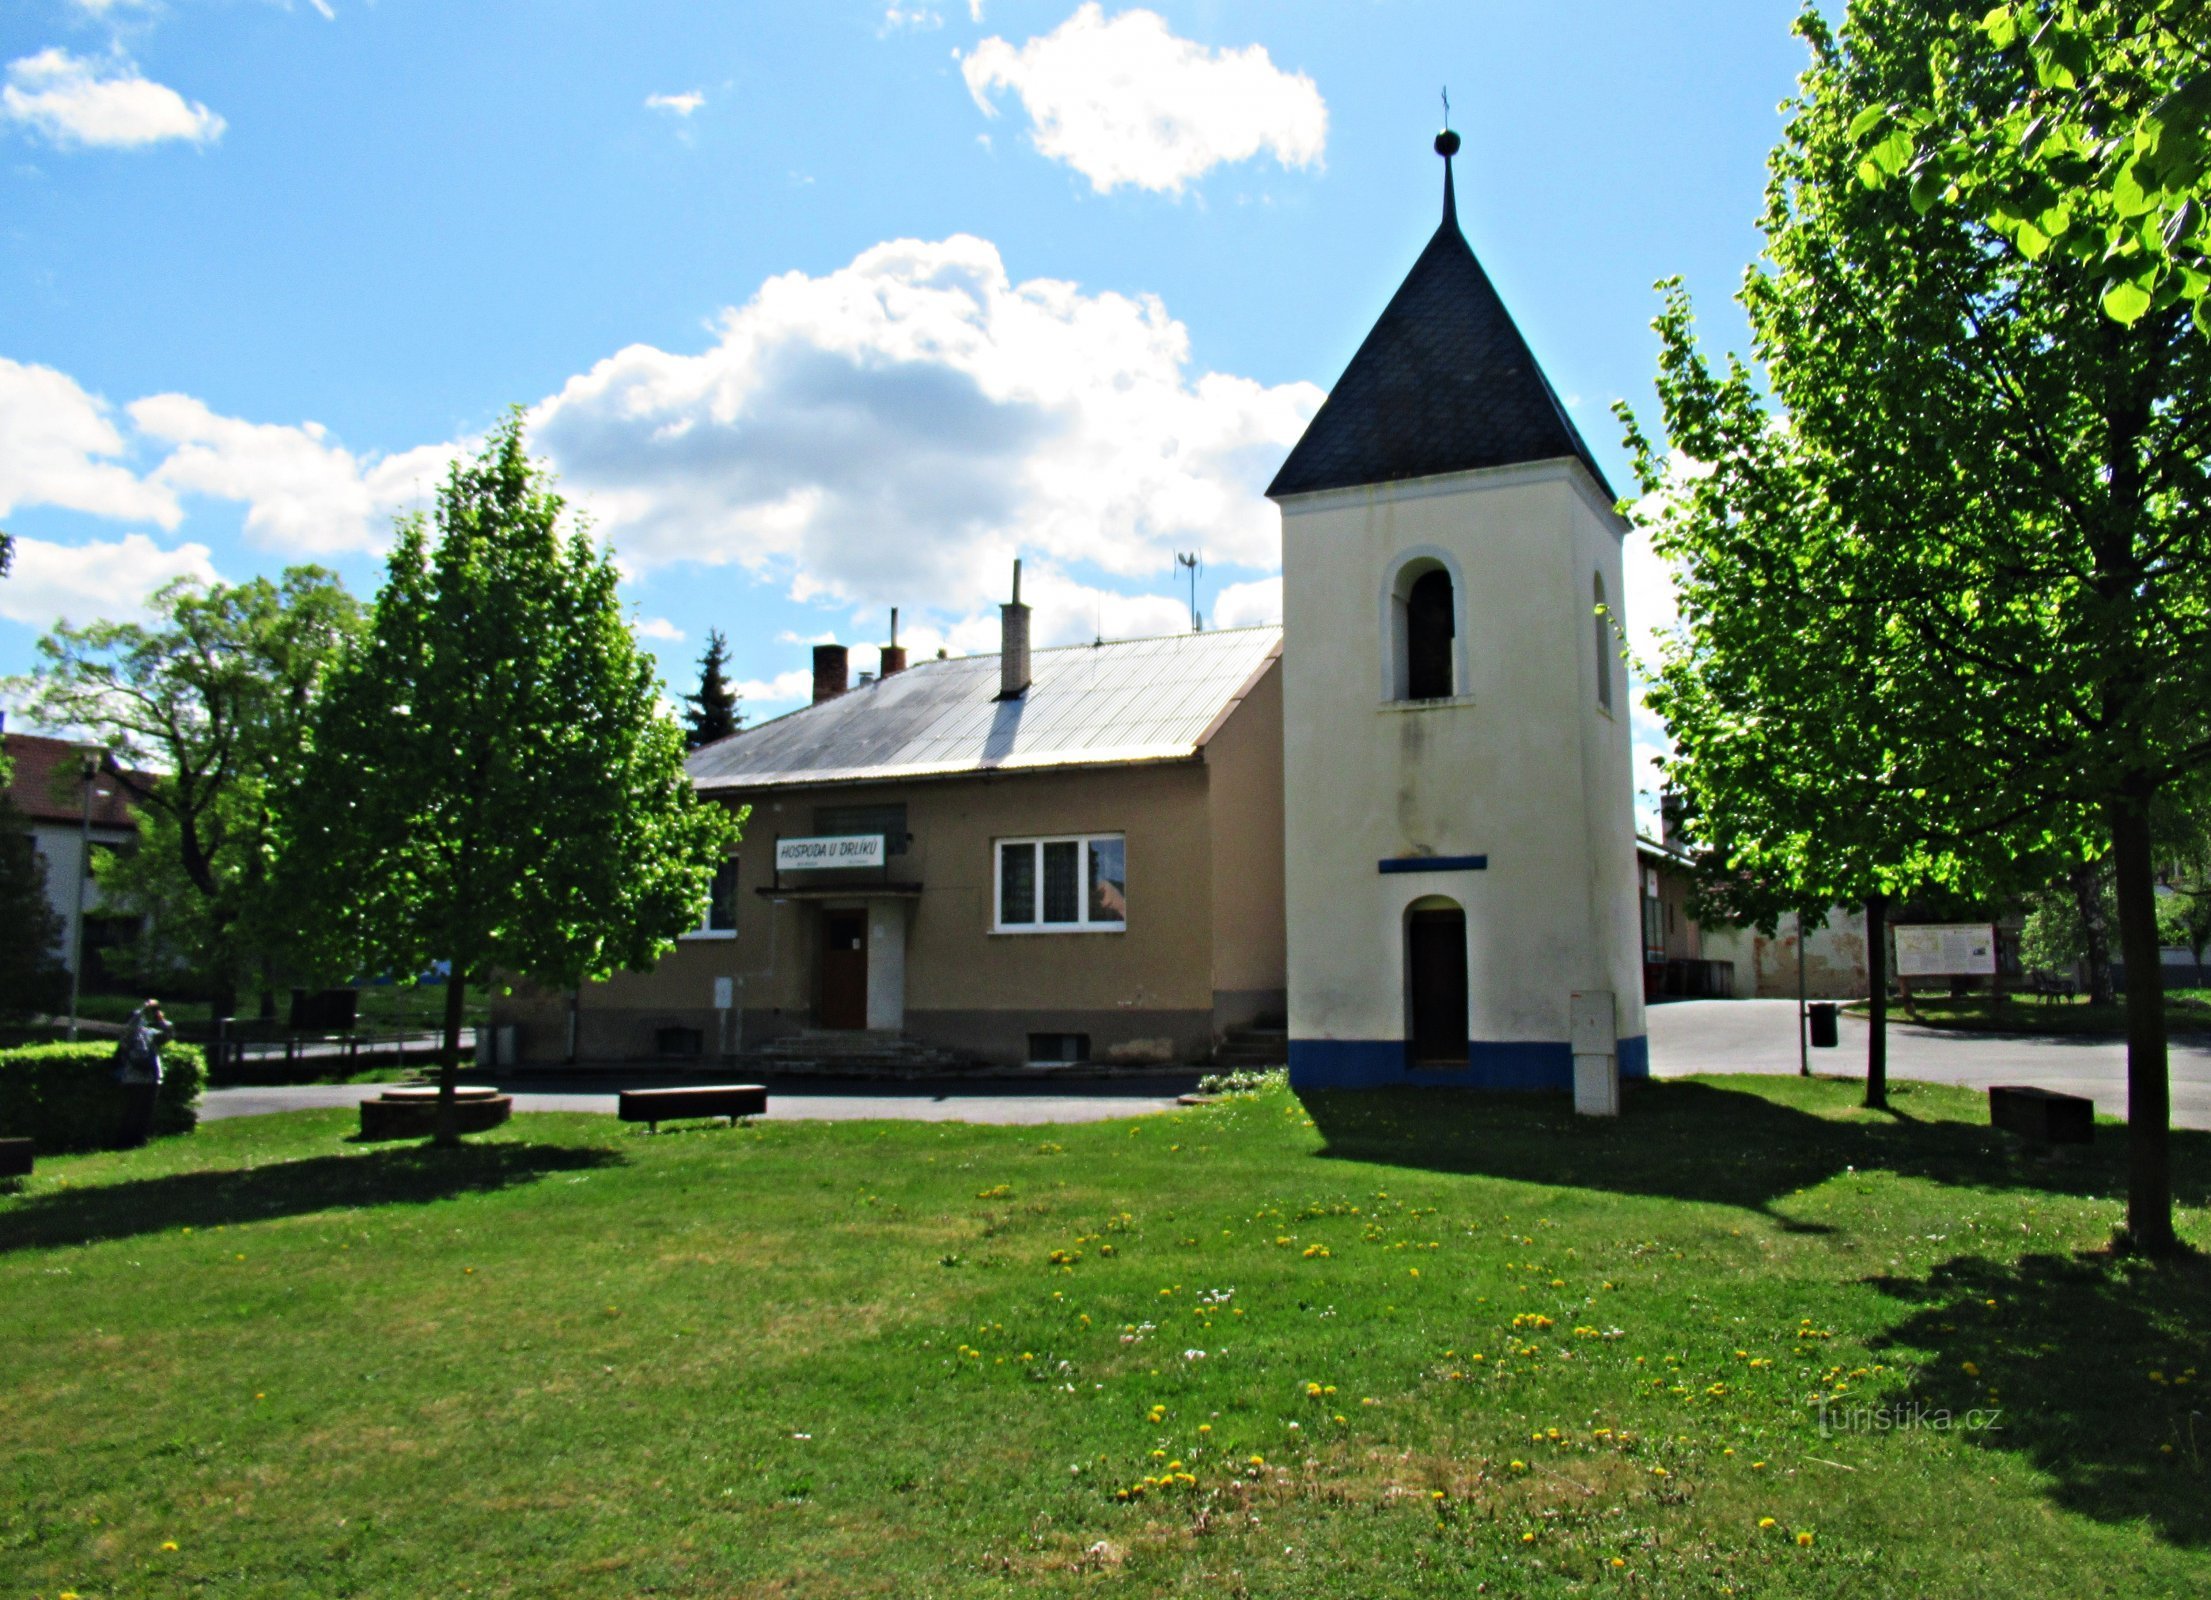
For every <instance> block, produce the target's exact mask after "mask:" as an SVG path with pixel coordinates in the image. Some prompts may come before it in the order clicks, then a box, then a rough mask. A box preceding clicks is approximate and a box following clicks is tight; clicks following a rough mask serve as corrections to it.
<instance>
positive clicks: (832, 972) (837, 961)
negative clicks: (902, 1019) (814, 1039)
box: [820, 911, 868, 1028]
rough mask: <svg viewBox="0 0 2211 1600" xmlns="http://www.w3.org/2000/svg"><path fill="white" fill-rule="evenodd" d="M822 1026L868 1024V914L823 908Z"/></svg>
mask: <svg viewBox="0 0 2211 1600" xmlns="http://www.w3.org/2000/svg"><path fill="white" fill-rule="evenodd" d="M821 929H822V944H821V1006H820V1015H821V1025H822V1026H823V1027H825V1028H864V1027H866V1026H867V1025H868V915H867V913H866V912H865V911H824V912H823V913H822V917H821Z"/></svg>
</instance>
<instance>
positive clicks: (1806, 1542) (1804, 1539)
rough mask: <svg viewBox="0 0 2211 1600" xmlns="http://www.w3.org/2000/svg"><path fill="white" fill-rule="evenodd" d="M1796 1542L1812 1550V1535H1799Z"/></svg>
mask: <svg viewBox="0 0 2211 1600" xmlns="http://www.w3.org/2000/svg"><path fill="white" fill-rule="evenodd" d="M1796 1542H1797V1543H1798V1544H1799V1545H1800V1546H1802V1547H1803V1548H1804V1549H1806V1550H1809V1549H1811V1548H1812V1536H1811V1534H1810V1533H1800V1534H1798V1535H1797V1536H1796Z"/></svg>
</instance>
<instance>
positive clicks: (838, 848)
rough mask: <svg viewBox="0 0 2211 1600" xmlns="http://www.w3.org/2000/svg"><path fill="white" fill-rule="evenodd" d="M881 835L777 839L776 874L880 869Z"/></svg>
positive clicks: (837, 835) (842, 834)
mask: <svg viewBox="0 0 2211 1600" xmlns="http://www.w3.org/2000/svg"><path fill="white" fill-rule="evenodd" d="M882 864H883V835H882V834H880V833H841V834H830V835H827V836H826V837H823V838H818V839H778V840H776V842H775V870H776V871H778V872H821V871H824V870H826V869H829V868H833V867H880V866H881V865H882Z"/></svg>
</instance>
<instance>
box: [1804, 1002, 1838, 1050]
mask: <svg viewBox="0 0 2211 1600" xmlns="http://www.w3.org/2000/svg"><path fill="white" fill-rule="evenodd" d="M1809 1009H1810V1011H1811V1014H1812V1047H1813V1048H1814V1049H1816V1050H1832V1049H1834V1048H1835V1046H1837V1045H1838V1044H1840V1043H1842V1036H1841V1031H1840V1028H1839V1025H1838V1024H1837V1022H1836V1020H1835V1017H1836V1013H1838V1012H1839V1011H1841V1010H1842V1007H1841V1006H1839V1005H1837V1004H1836V1003H1835V1002H1834V1001H1832V1000H1814V1001H1813V1002H1812V1004H1811V1006H1810V1007H1809Z"/></svg>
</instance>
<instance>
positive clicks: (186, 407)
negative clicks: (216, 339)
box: [128, 394, 462, 556]
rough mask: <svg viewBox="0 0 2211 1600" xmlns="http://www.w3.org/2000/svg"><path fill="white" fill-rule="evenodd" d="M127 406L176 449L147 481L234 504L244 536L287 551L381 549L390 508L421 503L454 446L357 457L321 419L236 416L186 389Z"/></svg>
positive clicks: (141, 427) (152, 434) (146, 430)
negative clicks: (292, 421) (241, 512)
mask: <svg viewBox="0 0 2211 1600" xmlns="http://www.w3.org/2000/svg"><path fill="white" fill-rule="evenodd" d="M128 409H129V411H130V417H131V421H132V422H133V423H134V424H135V425H136V426H137V428H138V431H139V432H140V433H141V434H142V435H144V436H145V437H146V438H149V439H157V440H160V441H162V442H164V443H166V444H169V445H172V446H174V447H175V448H173V449H172V450H171V451H170V453H169V455H168V457H167V458H166V459H165V460H163V461H162V463H161V464H160V465H159V466H157V467H156V468H154V470H153V471H152V472H151V473H149V474H148V475H147V481H148V483H149V484H151V485H153V486H157V487H158V488H160V489H162V490H165V491H171V492H174V491H183V492H185V493H190V494H202V495H209V496H213V497H215V498H217V499H222V500H235V501H239V502H241V503H243V504H244V505H245V507H246V518H245V530H246V536H247V537H248V538H250V539H252V540H253V541H254V542H255V543H256V544H259V545H262V546H264V547H265V548H268V549H272V550H281V551H283V552H285V553H286V554H288V555H314V556H325V555H336V554H339V553H341V552H344V551H348V550H380V549H382V548H383V547H384V545H385V543H386V542H387V535H388V534H389V532H390V521H391V516H392V513H393V512H395V511H397V510H399V509H401V508H402V507H404V506H407V505H409V504H411V503H416V502H424V503H426V502H427V501H428V500H429V499H430V497H431V495H432V494H433V493H434V491H435V490H436V487H437V484H438V482H439V480H440V479H442V478H443V477H444V475H445V465H446V462H447V461H449V460H450V459H451V458H452V456H453V454H454V452H455V451H456V450H458V449H460V448H462V446H459V445H431V446H424V447H421V448H418V449H414V450H409V451H405V452H403V453H401V454H399V455H396V456H386V457H382V458H376V457H369V458H362V457H358V456H355V455H354V454H353V453H352V452H351V451H349V450H346V449H344V448H343V447H342V446H340V445H338V444H335V443H333V442H332V441H331V440H330V437H329V434H328V431H327V430H326V429H325V428H324V427H323V426H322V425H321V424H320V423H315V422H308V423H303V424H300V425H299V426H297V427H293V426H288V425H284V424H280V423H265V422H244V421H241V420H239V419H238V418H236V417H225V416H221V415H218V414H217V413H216V412H214V411H213V410H211V409H210V408H209V407H208V406H207V404H206V403H205V402H204V401H200V400H196V399H194V398H192V397H191V396H190V395H182V394H157V395H153V396H150V397H148V398H147V399H144V400H136V401H133V402H132V403H131V405H130V407H129V408H128Z"/></svg>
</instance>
